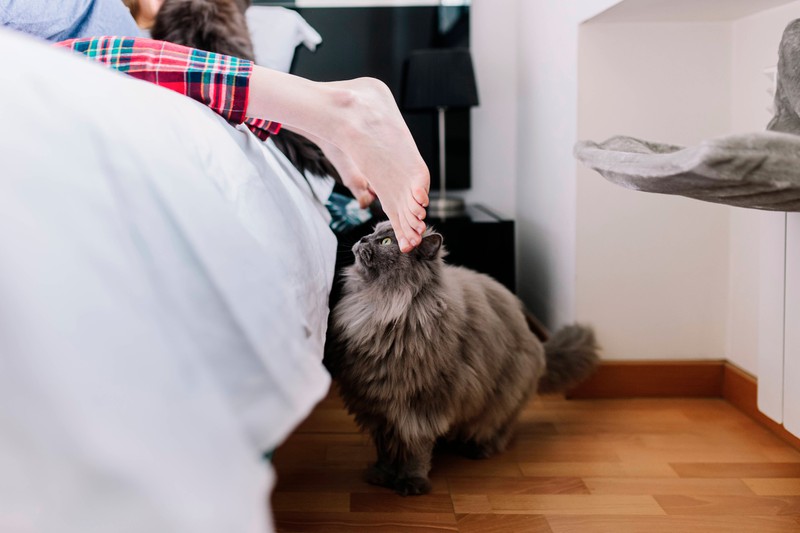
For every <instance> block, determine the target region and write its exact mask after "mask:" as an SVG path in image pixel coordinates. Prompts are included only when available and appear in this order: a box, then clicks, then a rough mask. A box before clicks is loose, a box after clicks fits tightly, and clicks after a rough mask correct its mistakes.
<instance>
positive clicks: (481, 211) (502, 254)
mask: <svg viewBox="0 0 800 533" xmlns="http://www.w3.org/2000/svg"><path fill="white" fill-rule="evenodd" d="M425 222H427V223H428V225H429V226H433V227H434V228H435V229H436V231H438V232H439V233H441V234H442V236H443V237H444V245H445V247H446V248H447V251H448V255H447V257H446V258H445V261H447V262H448V263H450V264H451V265H461V266H465V267H467V268H471V269H473V270H477V271H478V272H483V273H484V274H488V275H490V276H492V277H493V278H494V279H496V280H497V281H499V282H500V283H502V284H503V285H505V286H506V287H508V288H509V290H511V292H516V277H515V267H516V259H515V254H514V221H513V220H507V219H503V218H500V217H499V216H497V215H496V214H494V213H493V212H491V211H490V210H489V209H486V208H485V207H483V206H480V205H468V206H467V208H466V212H465V213H464V215H463V216H458V217H447V218H445V219H440V218H428V219H427V220H426V221H425Z"/></svg>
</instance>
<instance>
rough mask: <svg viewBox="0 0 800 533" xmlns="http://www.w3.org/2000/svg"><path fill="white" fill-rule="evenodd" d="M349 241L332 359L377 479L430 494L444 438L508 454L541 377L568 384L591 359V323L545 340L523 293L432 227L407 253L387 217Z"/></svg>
mask: <svg viewBox="0 0 800 533" xmlns="http://www.w3.org/2000/svg"><path fill="white" fill-rule="evenodd" d="M387 239H389V240H388V241H387ZM384 243H386V244H384ZM353 250H354V253H355V256H356V262H355V264H354V265H353V266H352V267H349V269H348V270H347V271H346V281H345V288H344V296H343V297H342V299H341V301H340V302H339V303H338V305H337V306H336V307H335V308H334V310H333V312H332V315H331V329H330V335H329V342H328V351H327V354H326V364H327V365H328V367H329V369H330V370H331V372H332V374H333V375H334V377H335V378H336V379H337V381H338V384H339V388H340V391H341V394H342V397H343V399H344V401H345V404H346V405H347V408H348V410H349V411H350V412H351V413H352V414H354V415H355V419H356V421H357V423H358V424H359V425H360V426H361V427H362V428H363V429H364V430H365V431H367V432H369V434H370V435H371V436H372V439H373V441H374V442H375V445H376V448H377V452H378V461H377V463H376V464H375V466H373V467H372V468H371V469H370V470H369V471H368V474H367V480H368V481H369V482H371V483H373V484H378V485H382V486H387V487H390V488H393V489H394V490H396V491H397V492H398V493H400V494H403V495H406V494H423V493H425V492H427V491H428V490H429V489H430V484H429V481H428V472H429V470H430V468H431V456H432V451H433V447H434V445H435V444H436V442H437V440H441V439H444V440H447V441H450V442H451V443H453V444H456V445H457V446H458V448H459V449H461V450H462V451H463V452H464V453H466V454H467V455H469V456H472V457H476V458H479V457H488V456H490V455H492V454H495V453H497V452H501V451H503V450H504V449H505V447H506V444H507V443H508V440H509V438H510V437H511V434H512V431H513V426H514V422H515V420H516V418H517V416H518V415H519V412H520V411H521V409H522V408H523V407H524V405H525V403H526V401H527V400H528V399H529V398H530V396H531V395H532V394H534V393H535V391H536V387H537V383H543V384H545V385H546V386H547V388H548V390H563V388H564V387H567V386H570V385H574V384H575V383H577V382H578V381H580V380H581V379H583V378H585V377H586V376H587V375H588V374H589V373H591V371H592V370H593V369H594V366H595V364H596V362H597V346H596V344H595V341H594V336H593V334H592V332H591V330H589V329H588V328H584V327H581V326H571V327H570V328H567V329H565V330H562V331H560V332H556V334H555V335H554V336H553V338H552V339H551V340H549V341H548V342H547V344H546V345H544V346H543V345H542V343H541V342H539V340H538V339H537V338H536V336H535V335H534V334H533V333H532V332H531V330H530V329H529V327H528V325H527V322H526V318H525V315H524V312H523V307H522V304H521V302H520V301H519V300H518V299H517V298H516V297H515V296H514V295H513V294H512V293H511V292H509V291H508V290H507V289H506V288H505V287H503V286H502V285H501V284H500V283H498V282H496V281H494V280H493V279H491V278H490V277H488V276H485V275H483V274H479V273H477V272H474V271H471V270H468V269H465V268H461V267H456V266H452V265H447V264H445V263H444V261H443V254H444V248H443V247H442V237H441V236H440V235H439V234H437V233H435V232H433V231H432V230H430V229H429V230H428V231H427V232H426V235H425V237H424V239H423V242H422V244H421V245H420V246H419V247H418V248H417V249H416V250H414V251H413V252H411V253H409V254H403V253H401V252H400V250H399V248H398V247H397V243H396V241H395V237H394V233H393V232H392V230H391V227H390V225H389V224H388V223H387V222H384V223H381V224H378V226H377V227H376V229H375V232H374V233H373V234H371V235H369V236H367V237H365V238H363V239H362V240H361V241H360V242H359V243H357V244H356V245H355V247H354V248H353ZM546 351H547V353H546ZM548 369H551V370H552V371H548Z"/></svg>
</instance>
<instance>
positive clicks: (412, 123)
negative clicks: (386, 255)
mask: <svg viewBox="0 0 800 533" xmlns="http://www.w3.org/2000/svg"><path fill="white" fill-rule="evenodd" d="M256 3H265V2H256ZM284 5H285V4H284ZM297 11H298V12H299V13H300V14H301V15H302V16H303V18H305V19H306V20H307V21H308V22H309V24H311V26H313V27H314V28H315V29H316V30H317V31H318V32H319V33H320V35H321V36H322V44H321V45H320V46H319V47H318V48H317V50H316V52H310V51H309V50H307V49H306V48H305V47H303V46H301V47H299V48H298V49H297V54H296V55H295V59H294V63H293V65H292V72H293V73H294V74H297V75H299V76H303V77H305V78H309V79H312V80H316V81H334V80H342V79H350V78H357V77H361V76H370V77H374V78H378V79H380V80H382V81H384V82H385V83H386V84H387V85H388V86H389V87H390V88H391V90H392V92H393V93H394V95H395V99H396V100H397V102H398V106H400V108H401V110H402V90H403V89H402V83H403V67H404V64H405V62H406V58H407V57H408V55H409V53H410V52H411V51H412V50H416V49H421V48H438V47H447V46H456V47H469V8H468V7H463V6H460V7H437V6H423V7H330V8H329V7H311V8H297ZM403 116H404V117H405V119H406V122H407V123H408V126H409V129H410V130H411V133H412V135H413V136H414V139H415V140H416V142H417V146H418V147H419V151H420V153H421V154H422V157H423V158H424V159H425V161H426V163H427V164H428V167H429V168H430V171H431V189H435V188H436V187H438V180H439V163H438V161H439V154H438V151H439V144H438V133H437V132H438V129H437V115H436V111H435V110H431V111H421V112H420V111H415V112H405V111H404V112H403ZM446 128H447V129H446V135H445V138H446V148H445V153H446V156H447V188H448V189H467V188H469V186H470V179H471V177H470V112H469V110H448V111H447V115H446Z"/></svg>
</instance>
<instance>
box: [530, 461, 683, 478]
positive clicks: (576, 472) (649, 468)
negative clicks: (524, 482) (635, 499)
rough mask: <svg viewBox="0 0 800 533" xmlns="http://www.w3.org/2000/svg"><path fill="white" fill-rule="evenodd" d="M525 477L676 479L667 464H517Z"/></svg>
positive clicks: (675, 474) (676, 475)
mask: <svg viewBox="0 0 800 533" xmlns="http://www.w3.org/2000/svg"><path fill="white" fill-rule="evenodd" d="M519 468H520V470H522V474H523V475H525V476H576V477H581V476H582V477H634V478H635V477H678V474H677V473H676V472H675V470H673V469H672V467H671V466H670V465H669V464H667V463H659V462H647V463H635V462H629V463H623V462H611V463H557V462H556V463H519Z"/></svg>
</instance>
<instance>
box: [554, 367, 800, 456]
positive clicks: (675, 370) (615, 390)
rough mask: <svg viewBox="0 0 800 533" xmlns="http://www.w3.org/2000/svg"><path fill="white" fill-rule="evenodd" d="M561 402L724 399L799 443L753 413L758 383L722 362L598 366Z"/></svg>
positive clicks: (798, 445) (787, 439) (796, 445)
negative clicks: (616, 399)
mask: <svg viewBox="0 0 800 533" xmlns="http://www.w3.org/2000/svg"><path fill="white" fill-rule="evenodd" d="M567 398H573V399H589V398H595V399H597V398H724V399H725V400H727V401H728V402H729V403H730V404H731V405H733V406H734V407H736V408H737V409H739V410H740V411H741V412H743V413H744V414H746V415H747V416H749V417H750V418H752V419H753V420H755V421H756V422H758V423H759V424H761V425H762V426H764V427H766V428H767V429H769V430H770V431H772V432H773V433H774V434H775V435H777V436H778V437H780V438H781V439H782V440H784V441H785V442H787V443H788V444H790V445H791V446H793V447H794V448H795V449H798V450H800V439H798V438H797V437H795V436H794V435H792V434H791V433H789V432H788V431H786V430H785V429H784V427H783V426H782V425H780V424H777V423H775V422H773V421H772V420H771V419H770V418H768V417H767V416H765V415H764V414H763V413H761V411H759V410H758V381H757V380H756V378H755V377H754V376H752V375H750V374H748V373H747V372H745V371H743V370H741V369H740V368H738V367H736V366H735V365H732V364H731V363H728V362H727V361H603V362H601V363H600V366H599V368H598V370H597V372H596V373H595V374H594V375H593V376H592V377H591V378H589V379H588V380H586V381H585V382H584V383H582V384H581V385H580V386H578V387H577V388H576V389H574V390H572V391H570V392H569V393H568V394H567Z"/></svg>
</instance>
